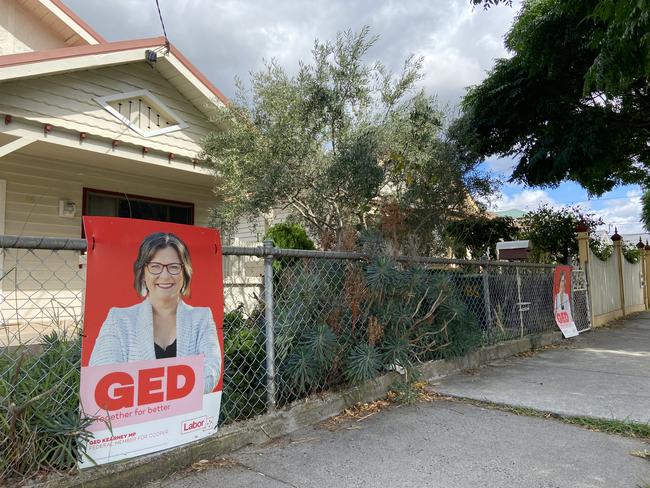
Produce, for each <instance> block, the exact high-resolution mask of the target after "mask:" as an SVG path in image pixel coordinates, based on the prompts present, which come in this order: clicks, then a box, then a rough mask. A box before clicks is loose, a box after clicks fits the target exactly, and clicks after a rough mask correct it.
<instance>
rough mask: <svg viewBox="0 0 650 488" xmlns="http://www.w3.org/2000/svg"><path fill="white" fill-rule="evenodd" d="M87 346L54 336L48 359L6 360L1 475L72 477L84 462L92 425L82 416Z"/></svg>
mask: <svg viewBox="0 0 650 488" xmlns="http://www.w3.org/2000/svg"><path fill="white" fill-rule="evenodd" d="M80 363H81V341H80V340H79V339H69V338H67V337H63V336H60V335H57V334H56V333H53V334H51V335H49V336H46V337H45V338H44V344H43V353H41V354H37V353H30V352H29V351H27V350H22V349H19V350H16V351H14V352H11V353H10V352H5V353H4V354H2V355H1V356H0V398H6V399H7V402H6V403H2V404H1V405H0V473H9V475H10V476H15V477H20V476H25V475H30V474H33V473H36V472H39V471H51V470H60V471H69V470H71V469H73V468H75V467H76V464H77V461H78V460H79V459H80V458H81V456H82V446H81V443H80V441H81V440H85V441H87V440H89V439H90V438H91V436H92V434H91V433H90V432H89V431H88V430H87V428H88V426H89V425H90V423H91V422H92V419H90V418H88V417H85V416H83V415H82V414H80V412H79V371H80Z"/></svg>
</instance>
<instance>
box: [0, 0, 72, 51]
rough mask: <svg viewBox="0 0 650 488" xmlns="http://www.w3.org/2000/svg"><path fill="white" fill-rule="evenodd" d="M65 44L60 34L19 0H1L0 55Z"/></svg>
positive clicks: (52, 47) (51, 47)
mask: <svg viewBox="0 0 650 488" xmlns="http://www.w3.org/2000/svg"><path fill="white" fill-rule="evenodd" d="M65 46H66V44H65V42H64V40H63V38H62V37H61V36H60V35H59V34H57V33H56V32H55V31H54V30H52V29H50V28H48V26H46V25H45V24H44V23H43V22H41V21H40V20H39V19H38V18H37V17H36V16H34V15H33V14H31V13H30V12H29V11H28V10H27V9H26V8H25V7H23V6H22V5H20V4H19V3H18V1H17V0H0V56H3V55H5V54H18V53H25V52H31V51H42V50H45V49H55V48H59V47H65Z"/></svg>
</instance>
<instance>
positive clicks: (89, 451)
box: [80, 217, 224, 468]
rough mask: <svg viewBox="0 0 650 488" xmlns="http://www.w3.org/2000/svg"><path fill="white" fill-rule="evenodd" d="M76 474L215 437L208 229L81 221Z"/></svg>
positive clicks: (213, 277)
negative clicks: (80, 418)
mask: <svg viewBox="0 0 650 488" xmlns="http://www.w3.org/2000/svg"><path fill="white" fill-rule="evenodd" d="M83 224H84V230H85V233H86V239H87V241H88V258H87V270H86V293H85V306H84V330H83V342H82V351H81V384H80V400H81V409H82V412H83V413H84V414H85V415H87V416H91V417H93V418H95V421H94V422H93V423H92V425H91V426H90V427H89V430H90V431H91V432H92V433H93V438H92V439H90V440H89V441H88V442H87V443H86V446H85V447H86V455H85V457H84V459H83V460H82V461H81V462H80V467H81V468H86V467H90V466H94V465H97V464H104V463H109V462H113V461H119V460H123V459H128V458H131V457H135V456H140V455H143V454H147V453H151V452H155V451H159V450H162V449H167V448H171V447H174V446H178V445H180V444H185V443H187V442H191V441H194V440H197V439H200V438H202V437H206V436H208V435H212V434H214V433H215V432H216V429H217V421H218V419H219V408H220V405H221V384H222V377H223V314H224V310H223V280H222V270H221V239H220V238H219V232H218V231H217V230H215V229H208V228H203V227H196V226H190V225H181V224H171V223H166V222H153V221H145V220H135V219H121V218H114V217H84V221H83Z"/></svg>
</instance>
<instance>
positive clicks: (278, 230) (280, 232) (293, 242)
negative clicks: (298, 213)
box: [264, 222, 315, 250]
mask: <svg viewBox="0 0 650 488" xmlns="http://www.w3.org/2000/svg"><path fill="white" fill-rule="evenodd" d="M264 239H272V240H273V244H274V245H275V247H281V248H284V249H308V250H313V249H315V247H314V241H312V240H311V239H310V238H309V237H308V236H307V232H306V231H305V229H304V228H303V227H302V226H301V225H300V224H292V223H289V222H286V223H281V224H275V225H272V226H271V227H269V230H268V231H267V233H266V235H265V236H264Z"/></svg>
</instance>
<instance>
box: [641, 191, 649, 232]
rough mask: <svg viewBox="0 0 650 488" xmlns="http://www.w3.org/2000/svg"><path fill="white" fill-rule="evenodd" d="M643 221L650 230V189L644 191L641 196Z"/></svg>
mask: <svg viewBox="0 0 650 488" xmlns="http://www.w3.org/2000/svg"><path fill="white" fill-rule="evenodd" d="M641 222H643V226H644V227H645V229H646V230H647V231H648V232H650V190H646V191H645V192H643V196H642V197H641Z"/></svg>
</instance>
